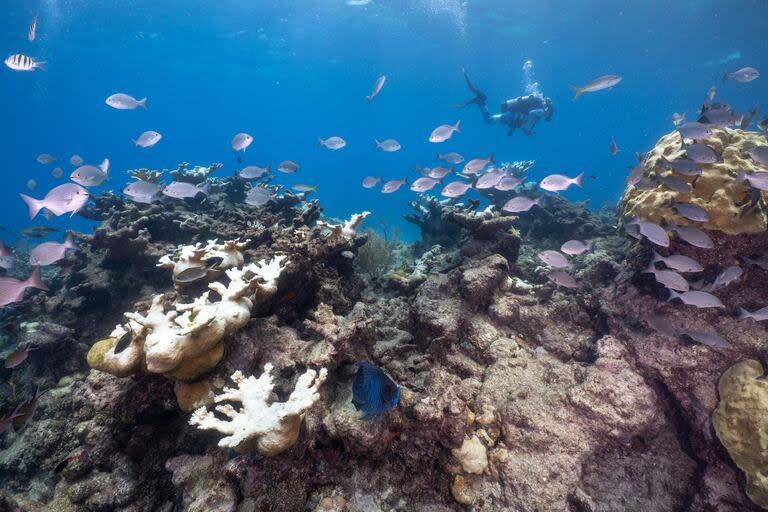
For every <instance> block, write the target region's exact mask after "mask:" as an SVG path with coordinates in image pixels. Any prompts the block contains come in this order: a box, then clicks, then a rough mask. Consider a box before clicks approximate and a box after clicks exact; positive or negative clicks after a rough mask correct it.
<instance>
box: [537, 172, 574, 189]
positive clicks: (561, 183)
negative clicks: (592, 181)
mask: <svg viewBox="0 0 768 512" xmlns="http://www.w3.org/2000/svg"><path fill="white" fill-rule="evenodd" d="M583 178H584V173H583V172H582V173H581V174H579V175H578V176H576V177H575V178H569V177H568V176H565V175H563V174H550V175H549V176H547V177H546V178H544V179H543V180H541V183H539V187H540V188H543V189H544V190H546V191H548V192H561V191H563V190H566V189H568V187H570V186H571V185H577V186H578V187H581V186H582V185H581V180H582V179H583Z"/></svg>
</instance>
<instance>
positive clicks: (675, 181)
mask: <svg viewBox="0 0 768 512" xmlns="http://www.w3.org/2000/svg"><path fill="white" fill-rule="evenodd" d="M659 182H660V183H661V184H662V185H664V186H665V187H667V188H668V189H669V190H674V191H675V192H682V193H686V192H690V191H691V185H690V183H688V182H687V181H685V180H684V179H682V178H679V177H677V176H675V175H674V174H670V175H668V176H662V177H661V178H660V179H659Z"/></svg>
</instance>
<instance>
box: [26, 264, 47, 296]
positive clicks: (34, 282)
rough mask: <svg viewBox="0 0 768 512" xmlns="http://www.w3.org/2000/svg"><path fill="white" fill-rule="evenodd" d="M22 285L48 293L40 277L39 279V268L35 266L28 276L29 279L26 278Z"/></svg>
mask: <svg viewBox="0 0 768 512" xmlns="http://www.w3.org/2000/svg"><path fill="white" fill-rule="evenodd" d="M24 284H26V285H27V287H32V288H37V289H38V290H44V291H48V287H47V286H46V285H45V283H44V282H43V279H42V277H40V267H37V266H36V267H34V268H33V269H32V274H30V276H29V278H27V280H26V281H25V282H24Z"/></svg>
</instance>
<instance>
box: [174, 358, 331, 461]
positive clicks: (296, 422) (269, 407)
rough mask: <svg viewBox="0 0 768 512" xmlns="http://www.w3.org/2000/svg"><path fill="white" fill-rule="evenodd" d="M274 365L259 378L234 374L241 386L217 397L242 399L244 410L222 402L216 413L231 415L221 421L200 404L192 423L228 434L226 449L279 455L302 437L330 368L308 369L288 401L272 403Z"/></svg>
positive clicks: (223, 444) (223, 440)
mask: <svg viewBox="0 0 768 512" xmlns="http://www.w3.org/2000/svg"><path fill="white" fill-rule="evenodd" d="M272 368H273V366H272V365H271V364H267V365H265V366H264V372H263V373H262V374H261V376H260V377H259V378H258V379H256V378H254V377H252V376H251V377H248V378H246V377H244V376H243V374H242V373H241V372H239V371H237V372H235V373H233V374H232V377H231V379H232V381H233V382H234V383H235V384H236V385H237V388H236V389H235V388H224V392H223V393H221V394H217V395H216V397H215V398H214V401H215V402H216V403H219V402H223V401H234V402H240V403H241V404H242V405H241V406H240V410H239V411H236V410H235V409H234V408H233V407H232V406H231V405H229V404H226V405H219V406H217V407H216V412H219V413H221V414H223V415H225V416H227V418H228V420H220V419H218V418H216V416H214V414H213V412H211V411H209V410H208V409H206V408H205V407H200V408H199V409H197V410H196V411H195V412H194V413H193V414H192V418H190V420H189V423H190V425H194V426H196V427H197V428H200V429H203V430H217V431H218V432H221V433H222V434H226V436H225V437H222V438H221V440H220V441H219V446H221V447H222V448H234V449H235V450H236V451H238V452H240V453H243V452H247V451H252V450H255V451H257V452H259V453H260V454H262V455H265V456H267V457H273V456H275V455H278V454H280V453H282V452H284V451H285V450H287V449H288V448H290V447H291V446H293V445H294V444H295V443H296V439H298V437H299V430H300V428H301V422H302V420H303V419H304V412H305V411H306V410H307V409H308V408H310V407H311V406H312V405H313V404H314V403H315V402H317V400H318V399H319V398H320V395H319V394H318V389H319V388H320V386H321V385H322V383H323V382H325V379H326V377H327V375H328V371H327V370H326V369H325V368H322V369H320V371H319V372H316V371H315V370H307V371H306V372H304V373H303V374H302V375H301V376H300V377H299V378H298V380H297V381H296V386H295V388H294V390H293V391H292V392H291V395H290V396H289V397H288V400H287V401H285V402H274V403H271V404H270V403H268V402H269V397H270V394H271V393H272V388H273V387H274V383H273V382H272V375H270V373H271V372H272Z"/></svg>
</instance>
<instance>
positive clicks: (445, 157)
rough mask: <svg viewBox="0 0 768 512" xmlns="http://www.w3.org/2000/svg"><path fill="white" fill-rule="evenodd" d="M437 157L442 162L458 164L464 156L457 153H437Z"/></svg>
mask: <svg viewBox="0 0 768 512" xmlns="http://www.w3.org/2000/svg"><path fill="white" fill-rule="evenodd" d="M437 159H438V160H442V161H443V162H448V163H449V164H451V165H459V164H460V163H461V162H463V161H464V157H463V156H461V155H460V154H459V153H438V154H437Z"/></svg>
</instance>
